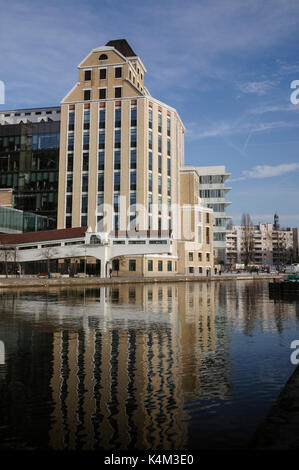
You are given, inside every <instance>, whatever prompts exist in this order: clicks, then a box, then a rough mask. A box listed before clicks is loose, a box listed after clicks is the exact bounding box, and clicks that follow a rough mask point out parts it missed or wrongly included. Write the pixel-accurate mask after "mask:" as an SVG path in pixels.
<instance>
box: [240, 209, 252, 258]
mask: <svg viewBox="0 0 299 470" xmlns="http://www.w3.org/2000/svg"><path fill="white" fill-rule="evenodd" d="M241 226H242V241H243V249H242V257H243V260H244V263H245V265H246V266H248V264H249V263H250V261H252V257H253V249H254V239H253V223H252V220H251V217H250V215H249V214H247V213H245V212H244V213H243V214H242V219H241Z"/></svg>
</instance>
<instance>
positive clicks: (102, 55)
mask: <svg viewBox="0 0 299 470" xmlns="http://www.w3.org/2000/svg"><path fill="white" fill-rule="evenodd" d="M107 59H108V56H107V55H106V54H101V55H100V57H99V60H107Z"/></svg>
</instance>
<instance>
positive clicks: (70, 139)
mask: <svg viewBox="0 0 299 470" xmlns="http://www.w3.org/2000/svg"><path fill="white" fill-rule="evenodd" d="M67 149H68V150H74V134H69V135H68V143H67Z"/></svg>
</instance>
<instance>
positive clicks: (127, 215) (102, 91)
mask: <svg viewBox="0 0 299 470" xmlns="http://www.w3.org/2000/svg"><path fill="white" fill-rule="evenodd" d="M145 74H146V68H145V66H144V64H143V62H142V60H141V59H140V58H139V57H138V56H137V55H136V54H135V52H134V51H133V50H132V48H131V47H130V46H129V44H128V43H127V41H126V40H124V39H121V40H115V41H110V42H108V43H107V44H106V45H105V46H101V47H98V48H96V49H93V50H92V51H91V52H90V53H89V54H88V55H87V57H85V59H83V61H82V62H81V63H80V64H79V66H78V82H77V83H76V85H75V86H74V87H73V88H72V90H71V91H70V92H69V93H68V94H67V95H66V96H65V98H64V99H63V100H62V102H61V132H60V157H59V189H58V227H57V228H58V229H63V228H70V227H78V226H88V228H89V231H91V232H93V233H105V235H106V237H108V239H110V240H112V243H121V241H122V240H121V239H122V238H128V237H133V238H134V237H135V238H136V234H138V236H139V238H140V243H139V246H136V259H135V263H131V268H132V267H134V266H135V270H133V271H135V273H136V272H139V273H142V274H146V272H147V271H148V269H149V270H150V272H152V273H155V272H160V273H163V272H164V271H166V272H167V273H170V274H171V273H175V272H181V273H189V274H192V273H194V274H199V270H198V269H197V272H194V270H192V269H191V270H189V266H188V263H187V264H186V263H184V262H183V263H182V262H179V263H178V256H182V257H183V258H184V257H185V254H183V253H181V251H182V250H181V249H179V248H178V240H181V238H183V239H185V237H184V236H183V237H182V233H183V229H185V227H184V226H182V214H181V200H180V199H181V195H180V193H181V192H182V190H181V189H180V185H181V182H180V179H181V178H180V170H181V169H182V168H183V165H184V131H185V127H184V125H183V123H182V121H181V119H180V117H179V115H178V113H177V111H176V110H175V109H174V108H172V107H170V106H168V105H166V104H165V103H162V102H161V101H158V100H156V99H155V98H153V97H152V96H151V95H150V93H149V91H148V90H147V88H146V86H145V83H144V79H145ZM196 190H197V194H196V198H195V200H192V202H191V201H189V202H188V204H199V198H198V186H197V189H196ZM183 192H184V191H183ZM200 210H201V209H200V208H199V206H197V212H199V211H200ZM202 210H204V211H205V213H206V212H210V213H211V216H210V219H212V211H211V210H209V209H203V208H202ZM210 219H207V220H206V219H205V222H204V224H206V223H207V224H208V226H209V227H210V224H211V220H210ZM211 230H212V226H211ZM203 232H204V233H207V230H206V229H205V227H203ZM149 233H151V234H153V233H154V234H155V235H156V237H158V238H159V237H161V236H163V237H164V238H168V239H171V240H172V241H171V245H172V247H171V248H172V249H171V252H169V250H168V251H167V252H166V253H165V254H164V255H163V256H161V254H158V255H155V253H153V256H151V257H150V259H147V258H148V257H149V255H148V254H147V255H146V256H145V255H144V254H143V252H142V246H141V245H142V243H143V242H144V240H143V239H144V238H148V237H149V236H150V235H149ZM210 239H211V240H212V239H213V234H212V235H211V237H210ZM208 241H209V239H208ZM193 242H196V243H197V245H196V247H195V248H196V249H198V245H199V243H198V239H196V240H195V239H193ZM203 243H204V241H203V240H202V241H201V242H200V245H201V246H200V248H199V249H200V250H201V251H202V250H204V251H205V249H206V248H205V246H203ZM212 245H213V243H212V241H209V246H208V250H209V252H211V253H213V246H212ZM186 248H187V249H188V252H191V251H192V249H191V248H193V249H194V247H190V246H188V247H186ZM197 251H199V250H197ZM124 255H125V252H124ZM188 256H189V255H188ZM155 257H156V258H157V259H156V258H155ZM204 258H205V259H206V256H204ZM208 258H209V260H208V264H207V266H208V267H211V266H212V265H213V259H212V258H213V256H212V255H211V257H208ZM130 259H132V257H130ZM188 259H189V258H188ZM190 259H191V256H190ZM198 259H199V258H198ZM161 261H162V270H161ZM164 262H165V266H164ZM129 265H130V260H128V259H127V258H126V257H125V259H123V258H122V259H121V263H120V262H119V260H118V261H117V260H116V261H115V262H114V264H113V263H112V269H113V270H117V271H118V273H119V274H121V273H124V274H127V273H128V271H130V267H129ZM158 265H159V268H158ZM166 266H167V267H166ZM203 266H204V267H205V266H206V263H205V262H204V264H203ZM198 267H199V266H198V265H197V264H196V268H198ZM201 271H202V270H201Z"/></svg>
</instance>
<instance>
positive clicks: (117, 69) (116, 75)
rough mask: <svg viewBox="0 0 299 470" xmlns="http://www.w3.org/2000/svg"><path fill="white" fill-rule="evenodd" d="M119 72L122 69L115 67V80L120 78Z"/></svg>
mask: <svg viewBox="0 0 299 470" xmlns="http://www.w3.org/2000/svg"><path fill="white" fill-rule="evenodd" d="M121 71H122V67H115V69H114V76H115V78H121Z"/></svg>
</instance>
